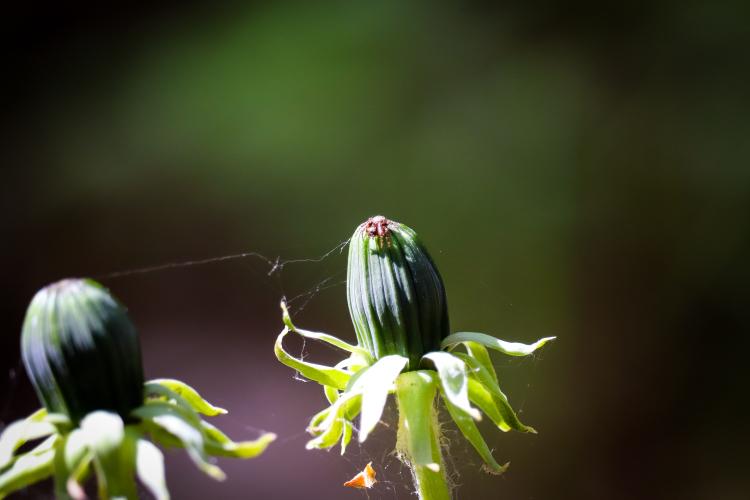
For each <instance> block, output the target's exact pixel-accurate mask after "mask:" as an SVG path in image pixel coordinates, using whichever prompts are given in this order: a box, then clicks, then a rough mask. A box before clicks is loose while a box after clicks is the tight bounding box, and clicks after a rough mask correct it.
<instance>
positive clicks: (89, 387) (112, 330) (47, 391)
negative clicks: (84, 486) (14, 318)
mask: <svg viewBox="0 0 750 500" xmlns="http://www.w3.org/2000/svg"><path fill="white" fill-rule="evenodd" d="M21 352H22V357H23V362H24V365H25V366H26V371H27V372H28V374H29V378H30V379H31V382H32V384H33V385H34V388H35V389H36V391H37V394H38V395H39V399H40V400H41V401H42V403H43V404H44V406H45V408H47V410H49V411H50V412H57V413H63V414H65V415H68V416H69V417H70V418H71V420H72V421H73V423H74V424H77V423H78V422H79V421H80V420H81V419H82V418H83V417H84V416H85V415H86V414H88V413H90V412H92V411H97V410H107V411H112V412H115V413H118V414H119V415H120V416H121V417H123V418H125V417H127V415H128V413H130V411H131V410H132V409H133V408H136V407H138V406H139V405H140V404H141V402H142V400H143V396H142V388H143V368H142V367H141V347H140V343H139V341H138V335H137V334H136V330H135V326H134V325H133V323H132V321H131V320H130V318H129V316H128V314H127V313H126V312H125V308H124V307H122V305H121V304H120V303H119V302H117V300H116V299H114V298H113V297H112V296H111V295H110V294H109V292H107V290H106V289H104V288H103V287H102V286H101V285H99V284H98V283H96V282H94V281H91V280H79V279H69V280H63V281H60V282H58V283H55V284H52V285H50V286H48V287H45V288H43V289H42V290H40V291H39V292H38V293H37V294H36V296H35V297H34V299H33V300H32V301H31V304H30V305H29V308H28V311H27V312H26V319H25V321H24V326H23V333H22V335H21Z"/></svg>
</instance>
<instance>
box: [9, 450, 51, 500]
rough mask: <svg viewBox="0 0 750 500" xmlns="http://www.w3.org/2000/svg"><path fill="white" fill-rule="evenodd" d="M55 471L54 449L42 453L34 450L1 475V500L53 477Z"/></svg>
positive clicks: (22, 456) (21, 457) (18, 459)
mask: <svg viewBox="0 0 750 500" xmlns="http://www.w3.org/2000/svg"><path fill="white" fill-rule="evenodd" d="M45 443H46V441H45ZM37 448H38V447H37ZM54 470H55V449H54V447H47V448H46V449H43V450H41V451H36V450H32V451H30V452H28V453H25V454H23V455H21V456H19V457H18V458H16V460H15V461H14V462H13V464H12V465H11V466H10V467H9V468H8V469H7V470H5V471H3V473H2V474H0V498H4V497H5V496H6V495H7V494H9V493H11V492H13V491H16V490H17V489H20V488H23V487H24V486H28V485H30V484H34V483H36V482H37V481H41V480H42V479H45V478H47V477H49V476H51V475H52V474H53V473H54Z"/></svg>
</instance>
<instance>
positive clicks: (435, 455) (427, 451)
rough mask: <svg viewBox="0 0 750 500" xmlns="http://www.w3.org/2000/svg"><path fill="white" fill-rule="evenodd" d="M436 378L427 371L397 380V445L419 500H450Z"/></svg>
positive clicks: (407, 375)
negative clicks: (436, 408)
mask: <svg viewBox="0 0 750 500" xmlns="http://www.w3.org/2000/svg"><path fill="white" fill-rule="evenodd" d="M436 389H437V385H436V384H435V380H434V377H433V376H432V375H431V374H430V373H429V372H426V371H412V372H406V373H402V374H401V375H399V376H398V378H397V379H396V399H397V401H398V414H399V419H398V445H397V450H398V452H399V454H400V455H401V458H402V460H403V461H404V462H405V463H406V464H407V465H408V466H409V467H410V468H411V471H412V477H413V479H414V487H415V488H416V490H417V493H418V494H419V499H420V500H450V493H449V490H448V481H447V480H446V477H445V467H444V466H443V463H442V460H441V458H440V447H439V446H438V438H439V436H440V429H439V427H438V423H437V418H436V413H435V412H434V411H433V402H434V399H435V390H436Z"/></svg>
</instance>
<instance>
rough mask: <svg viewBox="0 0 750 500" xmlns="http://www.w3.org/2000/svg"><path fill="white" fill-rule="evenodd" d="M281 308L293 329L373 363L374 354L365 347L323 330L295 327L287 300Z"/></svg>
mask: <svg viewBox="0 0 750 500" xmlns="http://www.w3.org/2000/svg"><path fill="white" fill-rule="evenodd" d="M281 310H282V311H283V312H282V315H283V318H284V324H285V325H286V327H287V328H288V329H289V330H291V331H293V332H297V333H299V334H300V335H302V336H303V337H306V338H308V339H315V340H320V341H322V342H327V343H329V344H331V345H335V346H336V347H338V348H339V349H343V350H345V351H348V352H350V353H352V354H355V355H357V356H359V357H360V358H362V359H363V360H364V361H365V364H367V365H371V364H372V362H373V359H372V356H370V353H369V352H367V351H366V350H365V349H362V348H361V347H358V346H355V345H351V344H349V343H348V342H344V341H343V340H341V339H339V338H338V337H334V336H333V335H329V334H327V333H321V332H311V331H309V330H302V329H299V328H297V327H295V326H294V325H293V324H292V318H291V317H289V311H288V310H287V308H286V302H284V301H281Z"/></svg>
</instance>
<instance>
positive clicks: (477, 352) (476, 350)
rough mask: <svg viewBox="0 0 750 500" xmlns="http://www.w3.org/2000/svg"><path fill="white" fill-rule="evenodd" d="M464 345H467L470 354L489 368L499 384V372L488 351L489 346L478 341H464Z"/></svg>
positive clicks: (489, 371) (488, 370)
mask: <svg viewBox="0 0 750 500" xmlns="http://www.w3.org/2000/svg"><path fill="white" fill-rule="evenodd" d="M464 346H465V347H466V350H467V351H468V353H469V356H471V357H472V358H474V359H476V360H477V361H479V363H480V364H481V365H482V366H484V368H485V369H486V370H487V373H489V374H490V375H491V376H492V379H493V380H494V381H495V383H496V384H498V383H499V382H498V380H497V373H496V372H495V367H494V366H492V360H491V359H490V353H489V352H487V348H486V347H484V346H483V345H482V344H478V343H476V342H464Z"/></svg>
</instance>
